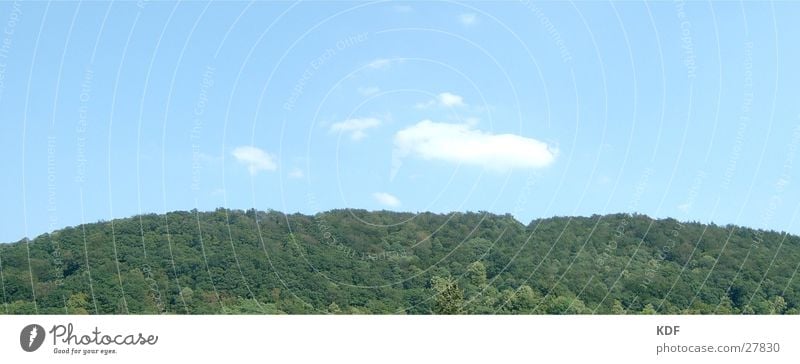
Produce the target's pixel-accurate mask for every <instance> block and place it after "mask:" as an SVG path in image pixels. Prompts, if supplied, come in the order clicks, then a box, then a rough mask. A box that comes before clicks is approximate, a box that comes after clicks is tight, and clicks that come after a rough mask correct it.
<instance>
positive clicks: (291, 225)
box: [0, 209, 800, 314]
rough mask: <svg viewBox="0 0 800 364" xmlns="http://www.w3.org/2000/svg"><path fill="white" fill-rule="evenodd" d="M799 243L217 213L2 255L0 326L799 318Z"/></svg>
mask: <svg viewBox="0 0 800 364" xmlns="http://www.w3.org/2000/svg"><path fill="white" fill-rule="evenodd" d="M798 264H800V238H798V237H797V236H792V235H788V234H784V233H778V232H772V231H762V230H753V229H748V228H741V227H736V226H716V225H713V224H712V225H703V224H699V223H689V222H679V221H676V220H673V219H666V220H654V219H651V218H649V217H647V216H644V215H629V214H615V215H606V216H597V215H596V216H592V217H555V218H548V219H540V220H534V221H532V222H530V223H529V224H528V225H527V226H526V225H524V224H522V223H520V222H519V221H517V220H515V219H514V218H513V217H512V216H511V215H502V216H501V215H494V214H489V213H452V214H447V215H444V214H433V213H419V214H411V213H397V212H388V211H379V212H368V211H364V210H334V211H330V212H326V213H320V214H317V215H314V216H307V215H301V214H293V215H285V214H283V213H280V212H275V211H268V212H262V211H255V210H249V211H241V210H226V209H218V210H216V211H213V212H197V211H184V212H171V213H168V214H166V215H155V214H152V215H142V216H135V217H132V218H127V219H117V220H114V221H110V222H99V223H93V224H86V225H82V226H78V227H70V228H65V229H63V230H59V231H56V232H53V233H51V234H44V235H41V236H39V237H37V238H35V239H32V240H27V239H25V240H22V241H19V242H16V243H11V244H0V272H1V273H2V274H0V280H2V302H3V306H2V307H0V313H5V314H31V313H46V314H64V313H68V314H87V313H89V314H125V313H130V314H187V313H188V314H259V313H266V314H282V313H289V314H300V313H302V314H321V313H331V314H365V313H370V314H376V313H380V314H430V313H437V314H461V313H463V314H592V313H597V314H655V313H663V314H675V313H678V314H683V313H690V314H695V313H697V314H796V313H798V312H800V277H797V278H795V277H796V273H797V270H798Z"/></svg>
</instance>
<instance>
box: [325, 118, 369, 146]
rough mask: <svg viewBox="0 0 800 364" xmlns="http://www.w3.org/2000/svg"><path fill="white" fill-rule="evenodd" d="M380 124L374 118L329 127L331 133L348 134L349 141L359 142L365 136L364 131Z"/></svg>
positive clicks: (347, 121) (348, 121)
mask: <svg viewBox="0 0 800 364" xmlns="http://www.w3.org/2000/svg"><path fill="white" fill-rule="evenodd" d="M380 124H381V121H380V120H378V119H376V118H354V119H347V120H345V121H340V122H338V123H334V124H333V125H331V132H340V133H350V139H353V140H356V141H358V140H361V139H364V138H365V137H366V136H367V133H366V130H367V129H371V128H375V127H377V126H378V125H380Z"/></svg>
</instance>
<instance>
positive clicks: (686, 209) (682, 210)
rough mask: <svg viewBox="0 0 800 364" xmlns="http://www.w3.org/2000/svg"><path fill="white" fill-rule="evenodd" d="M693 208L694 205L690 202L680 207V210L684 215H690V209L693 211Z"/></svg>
mask: <svg viewBox="0 0 800 364" xmlns="http://www.w3.org/2000/svg"><path fill="white" fill-rule="evenodd" d="M691 208H692V204H691V203H689V202H686V203H682V204H680V205H678V210H680V211H681V212H683V213H684V214H688V213H689V209H691Z"/></svg>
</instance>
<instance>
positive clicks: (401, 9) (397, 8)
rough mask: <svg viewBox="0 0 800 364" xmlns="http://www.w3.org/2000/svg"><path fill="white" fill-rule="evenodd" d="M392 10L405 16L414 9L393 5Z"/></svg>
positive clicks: (408, 6)
mask: <svg viewBox="0 0 800 364" xmlns="http://www.w3.org/2000/svg"><path fill="white" fill-rule="evenodd" d="M392 10H394V12H395V13H401V14H405V13H410V12H412V11H414V8H412V7H411V6H410V5H394V6H392Z"/></svg>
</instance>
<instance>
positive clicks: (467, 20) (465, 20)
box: [458, 13, 478, 26]
mask: <svg viewBox="0 0 800 364" xmlns="http://www.w3.org/2000/svg"><path fill="white" fill-rule="evenodd" d="M458 20H459V21H460V22H461V24H464V25H466V26H470V25H475V23H477V22H478V16H477V15H475V14H473V13H464V14H461V15H459V16H458Z"/></svg>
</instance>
